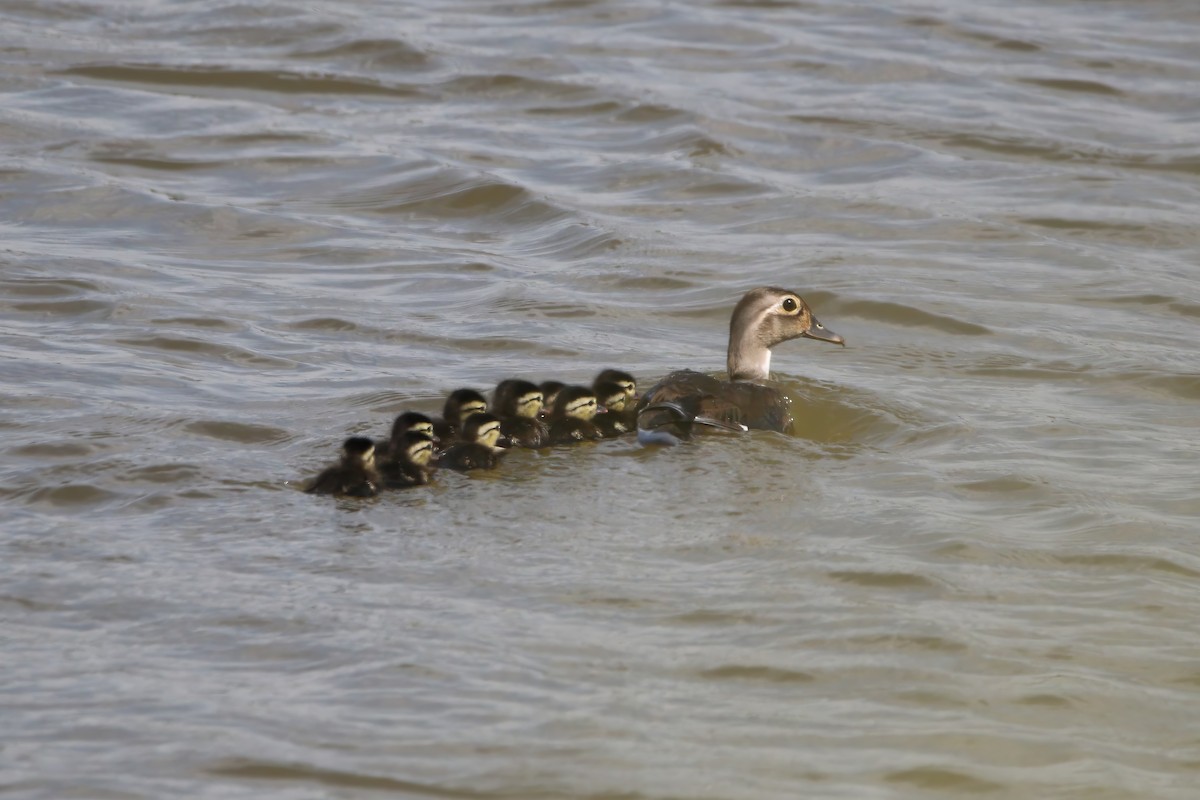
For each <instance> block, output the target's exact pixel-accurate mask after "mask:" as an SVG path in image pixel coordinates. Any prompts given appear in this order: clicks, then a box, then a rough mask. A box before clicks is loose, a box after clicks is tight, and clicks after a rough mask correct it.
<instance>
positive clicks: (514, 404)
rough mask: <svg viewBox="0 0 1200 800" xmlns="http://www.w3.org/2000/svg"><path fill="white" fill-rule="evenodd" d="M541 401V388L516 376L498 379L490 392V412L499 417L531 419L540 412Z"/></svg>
mask: <svg viewBox="0 0 1200 800" xmlns="http://www.w3.org/2000/svg"><path fill="white" fill-rule="evenodd" d="M542 403H543V395H542V390H541V389H539V388H538V387H537V386H536V385H534V384H533V383H530V382H529V381H523V380H519V379H517V378H510V379H508V380H505V381H500V383H499V384H497V385H496V391H495V392H493V393H492V412H493V413H495V414H497V415H499V416H501V417H527V418H529V419H533V418H534V417H537V416H538V415H539V414H541V413H542Z"/></svg>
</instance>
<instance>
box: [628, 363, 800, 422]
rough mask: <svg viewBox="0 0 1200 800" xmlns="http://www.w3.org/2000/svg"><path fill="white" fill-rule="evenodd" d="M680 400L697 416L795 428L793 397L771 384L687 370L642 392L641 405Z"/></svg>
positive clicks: (683, 405)
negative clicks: (731, 379)
mask: <svg viewBox="0 0 1200 800" xmlns="http://www.w3.org/2000/svg"><path fill="white" fill-rule="evenodd" d="M662 402H672V403H678V404H679V405H680V406H682V407H683V408H684V409H686V410H687V411H688V413H690V414H692V415H693V416H698V417H699V416H704V417H712V418H713V419H716V420H720V421H721V422H724V423H727V424H731V425H733V424H741V425H745V426H746V427H748V428H756V429H759V430H768V431H780V432H783V433H787V432H789V431H790V430H791V427H792V415H791V412H790V408H789V407H790V406H791V400H790V399H789V398H788V396H787V395H785V394H784V393H783V392H781V391H779V390H778V389H775V388H773V387H771V386H764V385H763V384H759V383H750V382H748V381H723V380H719V379H717V378H714V377H712V376H711V375H705V374H704V373H702V372H696V371H694V370H690V369H685V370H680V371H678V372H672V373H671V374H670V375H668V376H667V377H665V378H663V379H662V380H661V381H659V382H658V383H656V384H655V385H654V386H651V387H650V388H649V389H648V390H646V393H645V394H644V395H642V399H641V402H640V403H639V404H638V408H639V409H640V408H645V407H646V406H647V405H650V404H651V403H662Z"/></svg>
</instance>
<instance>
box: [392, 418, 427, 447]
mask: <svg viewBox="0 0 1200 800" xmlns="http://www.w3.org/2000/svg"><path fill="white" fill-rule="evenodd" d="M406 433H421V434H424V435H426V436H428V437H429V438H430V439H433V440H434V441H437V437H435V436H434V435H433V420H431V419H430V418H429V417H427V416H425V415H424V414H422V413H420V412H419V411H405V412H404V413H403V414H400V415H399V416H397V417H396V421H395V422H393V423H392V443H393V444H398V445H400V449H401V450H403V445H402V444H400V442H401V439H403V437H404V434H406Z"/></svg>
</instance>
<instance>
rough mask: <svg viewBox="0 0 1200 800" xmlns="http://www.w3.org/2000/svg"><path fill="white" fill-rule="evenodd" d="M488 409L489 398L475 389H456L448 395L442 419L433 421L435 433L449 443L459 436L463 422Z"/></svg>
mask: <svg viewBox="0 0 1200 800" xmlns="http://www.w3.org/2000/svg"><path fill="white" fill-rule="evenodd" d="M485 411H487V398H486V397H484V396H483V395H482V394H480V393H479V392H477V391H475V390H474V389H455V390H454V391H453V392H451V393H450V394H449V395H448V396H447V397H446V402H445V403H444V404H443V406H442V417H441V419H435V420H434V421H433V435H434V437H435V438H436V439H439V440H441V441H442V442H443V443H446V444H449V443H451V442H453V441H455V440H456V439H458V438H459V432H460V431H462V428H463V424H464V423H465V422H466V421H467V419H468V418H469V417H470V416H471V415H473V414H482V413H483V412H485Z"/></svg>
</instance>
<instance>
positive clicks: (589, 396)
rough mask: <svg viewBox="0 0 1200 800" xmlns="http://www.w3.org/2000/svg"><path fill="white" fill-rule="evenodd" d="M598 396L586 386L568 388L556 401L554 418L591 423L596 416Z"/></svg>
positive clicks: (564, 388) (562, 391) (560, 392)
mask: <svg viewBox="0 0 1200 800" xmlns="http://www.w3.org/2000/svg"><path fill="white" fill-rule="evenodd" d="M598 410H599V409H598V408H597V403H596V394H595V392H593V391H592V390H591V389H589V388H588V387H586V386H566V387H563V389H562V390H561V391H559V393H558V398H557V399H556V400H555V401H554V418H555V419H565V418H567V417H571V418H573V419H581V420H584V421H590V420H591V419H592V418H593V417H595V416H596V412H597V411H598Z"/></svg>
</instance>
